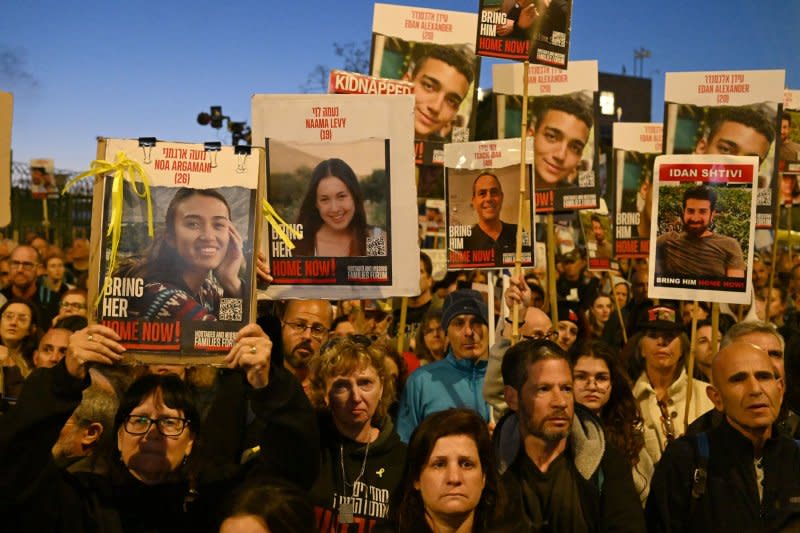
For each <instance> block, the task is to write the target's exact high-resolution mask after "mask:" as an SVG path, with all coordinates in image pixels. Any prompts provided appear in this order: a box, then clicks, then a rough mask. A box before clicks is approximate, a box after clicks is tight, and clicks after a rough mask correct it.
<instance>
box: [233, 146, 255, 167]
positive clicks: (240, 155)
mask: <svg viewBox="0 0 800 533" xmlns="http://www.w3.org/2000/svg"><path fill="white" fill-rule="evenodd" d="M250 150H251V147H250V146H248V145H246V144H242V145H239V144H237V145H235V146H234V147H233V153H234V154H236V173H237V174H244V173H245V172H247V156H249V155H250Z"/></svg>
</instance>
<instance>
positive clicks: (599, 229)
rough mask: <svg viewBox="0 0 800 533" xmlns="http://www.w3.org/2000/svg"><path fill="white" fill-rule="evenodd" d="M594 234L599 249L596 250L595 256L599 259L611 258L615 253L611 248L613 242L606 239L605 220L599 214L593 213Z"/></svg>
mask: <svg viewBox="0 0 800 533" xmlns="http://www.w3.org/2000/svg"><path fill="white" fill-rule="evenodd" d="M591 221H592V236H593V237H594V243H595V246H596V247H597V249H596V250H595V257H596V258H598V259H611V256H612V255H614V252H613V250H611V243H610V242H608V239H606V230H605V228H603V222H602V221H601V220H600V217H599V216H598V215H592V218H591Z"/></svg>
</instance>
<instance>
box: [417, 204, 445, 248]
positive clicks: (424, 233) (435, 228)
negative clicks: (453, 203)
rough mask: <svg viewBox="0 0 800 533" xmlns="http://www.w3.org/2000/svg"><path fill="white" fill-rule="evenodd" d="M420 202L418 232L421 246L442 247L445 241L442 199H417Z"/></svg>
mask: <svg viewBox="0 0 800 533" xmlns="http://www.w3.org/2000/svg"><path fill="white" fill-rule="evenodd" d="M418 201H419V202H420V204H421V205H420V216H419V232H420V242H421V243H422V244H421V247H422V248H441V249H444V248H445V247H446V246H447V245H446V241H447V232H446V227H445V220H444V215H445V211H447V206H446V205H445V201H444V200H434V199H428V200H424V199H418Z"/></svg>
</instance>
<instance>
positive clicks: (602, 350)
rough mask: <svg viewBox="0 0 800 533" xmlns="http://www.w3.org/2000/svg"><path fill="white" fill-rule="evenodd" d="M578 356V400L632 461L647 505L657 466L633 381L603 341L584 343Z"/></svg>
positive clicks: (575, 383)
mask: <svg viewBox="0 0 800 533" xmlns="http://www.w3.org/2000/svg"><path fill="white" fill-rule="evenodd" d="M577 353H578V355H577V356H576V357H574V358H573V361H574V362H573V368H572V376H573V378H572V381H573V387H574V389H573V390H574V391H575V392H574V393H575V401H576V402H578V403H579V404H581V405H583V406H584V407H586V408H588V409H589V410H590V411H592V412H593V413H594V414H595V415H597V416H598V417H599V418H600V420H601V421H602V422H603V430H604V431H605V435H606V439H608V440H609V442H611V443H612V444H614V445H615V446H616V447H617V448H619V449H620V450H621V451H622V452H623V454H624V455H625V457H627V459H628V461H630V463H631V466H632V467H633V482H634V485H635V487H636V491H637V492H638V494H639V497H640V499H641V501H642V505H644V502H645V501H646V500H647V494H648V493H649V491H650V478H651V477H652V476H653V468H654V466H653V461H652V459H650V455H648V453H647V451H646V450H645V449H644V424H643V420H642V415H641V413H639V406H638V405H637V403H636V400H635V399H634V397H633V392H631V381H630V378H628V374H627V373H626V372H625V370H623V369H622V367H621V366H620V364H619V363H618V362H617V359H618V355H617V353H616V352H615V350H614V349H613V348H611V347H610V346H608V345H607V344H605V343H603V342H599V341H593V342H589V343H587V344H584V345H583V346H581V347H580V348H579V349H578V352H577Z"/></svg>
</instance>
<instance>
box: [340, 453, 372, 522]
mask: <svg viewBox="0 0 800 533" xmlns="http://www.w3.org/2000/svg"><path fill="white" fill-rule="evenodd" d="M369 445H370V439H369V438H367V447H366V449H365V450H364V460H363V461H361V471H360V472H359V473H358V476H356V478H355V479H354V480H353V483H348V481H347V472H345V470H344V443H343V442H340V443H339V464H340V465H341V467H342V485H343V487H342V497H341V499H340V500H339V509H338V512H339V523H340V524H352V523H353V501H352V498H353V494H354V493H355V490H356V489H355V487H356V483H358V482H359V481H361V478H362V477H363V476H364V470H366V468H367V456H368V455H369ZM348 487H350V488H352V490H351V491H350V496H349V497H348V496H347V489H348Z"/></svg>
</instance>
